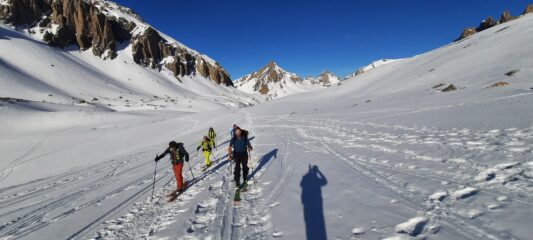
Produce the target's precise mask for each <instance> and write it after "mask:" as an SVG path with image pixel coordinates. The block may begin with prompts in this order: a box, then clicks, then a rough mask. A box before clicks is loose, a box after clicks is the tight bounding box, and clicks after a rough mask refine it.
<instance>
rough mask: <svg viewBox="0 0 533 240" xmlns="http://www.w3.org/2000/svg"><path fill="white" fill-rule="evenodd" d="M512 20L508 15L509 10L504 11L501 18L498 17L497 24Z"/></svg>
mask: <svg viewBox="0 0 533 240" xmlns="http://www.w3.org/2000/svg"><path fill="white" fill-rule="evenodd" d="M511 20H512V17H511V14H510V13H509V10H505V11H503V13H502V16H501V17H500V20H499V21H498V22H499V23H505V22H509V21H511Z"/></svg>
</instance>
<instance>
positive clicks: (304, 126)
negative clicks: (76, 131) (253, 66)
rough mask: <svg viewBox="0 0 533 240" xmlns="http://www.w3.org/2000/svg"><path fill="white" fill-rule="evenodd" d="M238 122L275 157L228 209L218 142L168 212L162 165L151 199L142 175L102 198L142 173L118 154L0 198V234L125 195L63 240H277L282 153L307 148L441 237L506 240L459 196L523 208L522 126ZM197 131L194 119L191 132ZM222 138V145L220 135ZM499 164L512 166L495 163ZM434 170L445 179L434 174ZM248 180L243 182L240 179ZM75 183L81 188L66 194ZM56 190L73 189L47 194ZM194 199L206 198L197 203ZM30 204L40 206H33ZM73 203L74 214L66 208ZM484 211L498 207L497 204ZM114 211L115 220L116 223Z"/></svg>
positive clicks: (227, 166)
mask: <svg viewBox="0 0 533 240" xmlns="http://www.w3.org/2000/svg"><path fill="white" fill-rule="evenodd" d="M244 115H245V119H244V121H245V123H244V125H243V126H244V127H245V128H247V129H249V130H251V132H252V134H253V135H254V137H255V138H254V140H253V141H252V143H253V145H254V146H256V147H258V146H262V147H263V148H264V149H267V151H265V153H266V152H268V150H272V149H273V148H278V149H280V150H279V153H281V156H278V157H277V160H276V161H269V162H268V163H267V164H265V165H264V166H262V168H261V169H257V170H256V171H257V172H256V173H255V175H254V178H255V181H252V179H250V180H249V182H250V185H249V191H248V192H246V193H243V194H242V201H241V203H240V205H239V206H234V205H233V201H232V197H233V193H234V183H233V180H232V179H233V175H232V172H233V164H232V163H230V162H229V161H226V158H227V156H226V155H224V154H225V150H226V149H225V148H224V147H220V146H221V145H224V144H226V143H227V142H223V143H218V144H219V147H218V148H216V150H215V151H214V160H213V164H214V165H213V167H211V168H210V169H208V170H207V171H206V172H203V173H202V172H201V171H200V165H201V162H202V161H198V162H197V163H196V164H193V166H192V169H193V171H194V175H195V176H196V177H197V179H196V181H194V182H193V183H192V185H191V187H190V188H189V189H188V190H187V192H185V193H184V194H182V195H181V196H180V197H179V198H178V199H177V200H176V201H175V202H173V203H172V204H167V203H165V202H164V201H165V195H166V193H167V192H169V191H171V190H173V189H174V186H175V183H174V176H173V174H172V172H171V170H168V167H167V166H161V165H160V166H159V167H158V172H159V173H158V175H157V179H156V181H157V185H158V186H159V188H158V190H157V191H156V192H155V197H154V199H152V198H151V197H146V196H147V194H148V192H149V191H150V189H151V179H152V177H153V173H152V172H151V171H148V172H145V173H144V174H141V175H136V176H135V175H134V176H135V177H134V178H133V179H129V180H126V181H124V182H123V183H121V184H119V185H118V186H117V185H116V186H115V187H113V188H111V189H106V188H105V187H106V185H108V183H110V182H112V181H115V180H116V179H121V177H127V176H129V174H131V172H135V171H141V170H143V169H146V168H150V167H149V166H150V165H152V164H153V163H152V162H151V161H146V156H144V154H133V155H130V156H128V157H127V159H128V160H127V161H124V160H120V159H112V160H110V161H106V162H102V163H99V164H95V165H92V166H89V167H86V168H78V169H73V170H71V171H68V172H66V173H63V174H59V175H56V176H51V177H47V178H43V179H38V180H35V181H32V182H28V183H24V184H20V185H17V186H12V187H9V188H4V189H1V190H0V194H1V197H0V218H1V219H5V220H7V221H6V223H4V224H3V225H1V226H0V236H2V237H7V236H9V237H12V238H23V237H25V236H28V235H29V234H32V233H34V232H35V231H37V230H39V229H42V228H44V227H46V226H48V225H50V224H52V223H55V222H58V221H61V220H63V219H65V218H67V217H68V216H71V215H73V214H76V213H78V212H80V211H83V210H85V209H89V208H91V207H94V206H99V205H101V204H103V203H104V202H105V200H108V199H112V198H113V197H115V196H117V195H119V194H121V193H123V192H125V191H129V190H131V189H135V190H134V192H130V193H128V195H127V196H125V197H124V198H121V199H120V201H119V202H118V203H117V204H115V205H113V206H112V207H110V208H109V209H107V210H105V211H103V212H102V213H100V214H99V215H97V216H95V218H94V219H93V220H92V221H91V222H88V223H86V224H85V225H82V226H80V228H79V229H78V230H77V231H74V232H73V233H72V234H71V235H70V237H69V238H71V239H80V238H87V237H90V236H92V239H157V238H160V237H161V236H160V234H162V233H164V232H165V231H168V227H169V226H173V225H175V224H177V223H179V222H180V221H179V220H178V218H179V219H185V220H184V223H183V224H185V226H183V227H182V228H179V229H183V230H182V232H181V233H180V232H175V233H174V234H175V235H177V236H178V238H180V239H181V238H183V239H190V240H195V239H270V238H273V237H276V236H277V235H276V233H277V230H276V229H277V227H278V226H276V225H275V224H274V223H272V222H271V220H270V219H271V216H270V209H271V207H272V206H275V205H277V204H279V202H278V200H279V199H278V198H279V196H280V195H281V194H282V193H283V191H284V189H285V188H286V186H287V184H288V183H289V179H290V178H291V176H292V175H293V172H294V160H293V159H294V157H295V156H294V150H293V148H294V145H297V146H299V147H302V148H303V149H307V150H306V151H316V152H321V153H326V154H330V155H332V156H334V157H333V159H335V160H336V161H338V162H339V163H340V164H341V165H343V166H346V167H348V168H349V169H351V170H353V173H354V174H357V175H360V176H364V177H366V178H368V179H369V180H370V181H372V182H374V183H376V184H379V185H381V186H383V187H384V188H385V189H388V190H389V191H390V192H392V193H394V194H396V195H397V196H398V199H401V200H402V201H403V202H404V203H405V204H407V205H408V206H411V207H412V208H413V209H416V210H418V211H419V213H422V215H423V216H425V217H427V218H428V219H429V223H428V226H431V227H437V228H440V227H441V225H442V226H446V227H452V228H453V229H454V230H455V231H457V232H460V233H461V234H462V235H463V236H464V237H465V238H468V239H470V238H471V239H476V238H479V237H483V238H488V239H518V238H517V237H515V236H513V235H512V234H511V233H509V232H506V231H501V230H498V229H495V228H493V227H491V226H492V225H491V223H490V222H487V220H484V219H483V216H481V217H478V216H479V215H481V214H483V212H481V213H477V212H473V211H469V212H465V213H462V212H460V211H463V210H461V209H457V208H456V207H455V205H456V203H458V202H460V201H462V200H461V199H462V198H475V197H476V196H481V195H483V194H484V195H490V196H492V197H493V198H497V197H501V196H507V197H510V199H512V203H513V204H523V205H527V206H533V201H532V197H533V194H532V192H533V191H531V187H530V185H531V178H530V176H529V175H528V174H531V171H533V170H532V169H530V168H531V149H533V141H532V140H533V127H531V128H524V129H517V128H512V129H492V130H477V131H474V130H470V129H449V130H441V129H435V128H428V127H417V126H402V125H398V124H393V125H387V124H382V123H375V122H368V121H365V122H357V121H343V120H334V119H329V118H310V117H308V118H298V117H295V116H290V115H287V116H279V117H268V118H267V117H264V118H257V119H256V121H258V122H260V124H254V119H253V118H252V116H251V115H250V114H249V113H246V112H244ZM197 124H198V122H197V121H194V125H195V126H196V125H197ZM255 133H257V134H255ZM267 135H270V136H273V137H277V138H279V140H280V141H278V143H271V142H264V140H263V139H262V137H265V136H267ZM330 136H336V137H335V138H333V137H330ZM224 137H225V138H228V137H229V136H228V135H226V134H224ZM221 138H222V136H221ZM222 139H224V138H222ZM43 143H44V140H43V141H39V142H37V144H35V145H34V146H32V147H31V148H30V149H29V150H27V151H26V152H25V153H24V154H22V155H21V156H19V157H17V158H16V159H15V160H13V161H11V162H10V164H9V166H8V168H6V169H4V171H3V173H2V177H1V179H3V178H5V177H7V175H8V172H9V169H12V168H13V167H15V166H16V165H17V164H18V163H20V162H21V161H28V159H29V158H28V157H30V156H31V155H32V154H34V153H35V152H36V150H38V149H39V147H40V146H41V145H42V144H43ZM308 145H311V146H312V147H310V146H308ZM317 146H318V147H317ZM194 147H195V146H194V145H193V144H191V145H189V146H187V148H189V149H190V148H194ZM422 150H423V151H422ZM354 153H355V154H354ZM260 156H261V155H260V154H256V153H255V152H254V153H253V155H252V157H253V158H252V164H254V165H255V166H257V164H259V162H258V161H259V160H260V158H259V157H260ZM442 156H447V157H446V158H443V157H442ZM37 157H38V156H37ZM34 158H36V157H34ZM200 158H201V156H200ZM502 158H503V159H513V161H512V162H505V161H503V162H502V161H501V160H500V159H502ZM398 159H401V160H402V161H398ZM29 160H31V159H29ZM435 166H438V167H439V166H440V167H439V168H443V169H444V168H446V169H448V170H452V171H446V170H440V169H435ZM278 168H279V169H278ZM184 171H185V172H184V174H185V176H186V179H191V178H192V176H191V175H190V172H189V171H188V167H187V166H185V168H184ZM250 171H251V173H253V171H252V169H250ZM272 171H274V172H272ZM270 173H272V174H271V175H272V176H270V177H271V179H277V180H278V181H275V184H272V185H268V191H265V186H266V184H267V183H264V182H263V178H262V177H263V175H264V174H270ZM6 174H7V175H6ZM407 176H408V177H407ZM406 177H407V179H409V178H420V179H424V181H419V182H426V183H427V184H428V186H429V189H424V190H425V191H420V190H415V189H413V188H411V187H410V186H411V183H410V182H409V181H406V180H405V179H406ZM269 183H270V182H268V184H269ZM263 184H265V186H263ZM78 185H82V186H83V187H82V188H79V189H77V186H78ZM435 186H439V188H435ZM465 187H472V189H474V191H473V192H472V193H462V192H461V191H466V189H467V188H465ZM64 188H71V189H73V190H74V191H71V192H69V193H65V192H63V193H60V192H59V191H58V189H64ZM524 189H526V190H525V191H524ZM439 190H440V192H439ZM442 190H444V191H442ZM99 191H105V194H96V195H93V196H94V197H93V198H91V199H86V198H87V197H86V196H91V193H97V192H99ZM460 192H461V193H460ZM432 193H435V194H433V195H432ZM437 193H438V194H437ZM200 194H201V195H202V196H206V197H205V198H202V199H198V197H199V196H200ZM450 194H452V195H453V194H456V195H457V196H458V197H455V198H456V199H452V197H450V196H448V195H450ZM430 195H431V196H430ZM463 195H464V197H463ZM37 196H45V197H44V198H42V199H40V198H39V199H37V200H36V197H37ZM143 196H144V197H143ZM76 201H77V203H76V204H77V205H76V206H72V203H73V202H76ZM496 207H498V208H501V207H504V208H505V207H506V205H505V204H504V205H502V206H496ZM118 213H123V215H121V216H120V217H118V218H116V216H117V214H118ZM465 215H469V216H470V215H471V216H473V217H467V216H465ZM113 218H114V219H113ZM179 224H182V223H179ZM376 231H381V232H384V233H390V234H393V232H392V229H391V228H390V227H385V228H376Z"/></svg>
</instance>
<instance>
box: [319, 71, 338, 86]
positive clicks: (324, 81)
mask: <svg viewBox="0 0 533 240" xmlns="http://www.w3.org/2000/svg"><path fill="white" fill-rule="evenodd" d="M339 81H340V79H339V77H337V76H336V75H335V74H333V73H331V72H329V71H327V70H324V71H322V72H321V73H320V75H318V77H317V78H316V79H315V80H314V83H315V84H319V85H322V86H331V85H333V84H336V83H338V82H339Z"/></svg>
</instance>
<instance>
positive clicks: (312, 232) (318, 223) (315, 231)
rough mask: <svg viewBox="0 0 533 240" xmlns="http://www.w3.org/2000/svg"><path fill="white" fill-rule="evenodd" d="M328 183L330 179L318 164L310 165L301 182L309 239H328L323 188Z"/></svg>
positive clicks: (306, 231) (306, 230)
mask: <svg viewBox="0 0 533 240" xmlns="http://www.w3.org/2000/svg"><path fill="white" fill-rule="evenodd" d="M327 184H328V180H327V179H326V177H325V176H324V174H322V172H320V170H319V169H318V166H316V165H313V166H311V165H309V170H308V171H307V173H306V174H305V175H304V176H303V177H302V181H301V182H300V187H301V188H302V205H303V208H304V221H305V233H306V236H307V239H308V240H314V239H317V240H325V239H327V234H326V221H325V219H324V207H323V203H322V202H323V201H322V189H321V188H322V187H323V186H326V185H327Z"/></svg>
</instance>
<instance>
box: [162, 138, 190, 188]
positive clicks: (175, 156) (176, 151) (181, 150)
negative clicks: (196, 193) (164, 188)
mask: <svg viewBox="0 0 533 240" xmlns="http://www.w3.org/2000/svg"><path fill="white" fill-rule="evenodd" d="M167 154H170V163H172V170H174V175H175V176H176V186H177V188H176V191H174V192H183V191H184V190H185V188H187V186H184V184H183V175H182V173H181V171H182V169H183V161H186V162H188V161H189V153H188V152H187V150H185V147H183V143H176V142H175V141H172V142H170V143H168V148H167V149H166V150H165V151H164V152H163V153H162V154H161V155H158V156H157V157H155V159H154V160H155V161H156V162H157V161H159V160H160V159H161V158H164V157H165V156H166V155H167Z"/></svg>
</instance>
